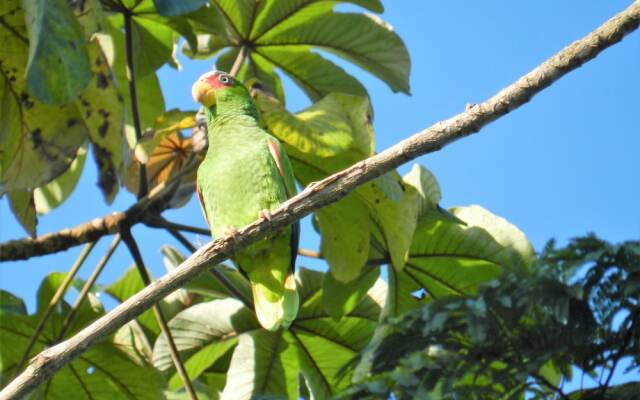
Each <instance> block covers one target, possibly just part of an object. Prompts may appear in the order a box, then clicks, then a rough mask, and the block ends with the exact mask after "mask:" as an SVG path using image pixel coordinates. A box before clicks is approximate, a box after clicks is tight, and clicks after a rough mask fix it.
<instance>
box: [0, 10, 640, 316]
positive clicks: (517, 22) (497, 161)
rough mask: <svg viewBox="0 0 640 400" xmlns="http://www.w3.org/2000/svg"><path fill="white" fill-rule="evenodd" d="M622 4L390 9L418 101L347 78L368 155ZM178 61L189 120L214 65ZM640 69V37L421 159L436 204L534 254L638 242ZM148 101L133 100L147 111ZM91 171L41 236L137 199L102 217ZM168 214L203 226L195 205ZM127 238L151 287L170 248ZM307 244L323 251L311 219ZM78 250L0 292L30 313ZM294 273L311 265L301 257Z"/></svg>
mask: <svg viewBox="0 0 640 400" xmlns="http://www.w3.org/2000/svg"><path fill="white" fill-rule="evenodd" d="M626 5H628V1H608V2H600V1H596V0H591V1H580V2H578V1H573V2H556V1H552V0H546V1H538V2H536V3H535V4H533V3H532V4H530V5H526V4H525V3H522V2H507V1H502V2H498V1H490V2H483V3H482V4H479V3H471V2H467V1H454V2H426V1H423V0H413V1H409V0H405V1H402V2H385V7H386V12H385V13H384V14H383V18H384V19H385V20H386V21H387V22H389V23H391V24H392V25H393V26H394V28H395V29H396V30H397V31H398V33H399V35H400V36H401V37H402V38H403V39H404V41H405V43H406V45H407V47H408V49H409V52H410V55H411V59H412V74H411V92H412V94H413V96H412V97H407V96H404V95H399V94H395V95H394V94H392V93H391V91H390V90H389V89H388V88H387V86H386V85H385V84H384V83H382V82H380V81H378V80H377V79H375V78H373V77H371V76H370V75H368V74H366V73H363V72H361V71H359V70H356V69H355V68H353V67H348V69H349V71H350V72H352V73H353V74H354V75H355V76H356V77H357V78H358V79H360V80H361V82H363V84H364V85H365V86H366V87H367V88H368V90H369V93H370V94H371V97H372V100H373V105H374V110H375V123H374V126H375V134H376V148H377V149H384V148H386V147H388V146H389V145H391V144H393V143H395V142H397V141H398V140H400V139H402V138H404V137H406V136H407V135H409V134H410V133H413V132H415V131H417V130H419V129H422V128H424V127H426V126H428V125H430V124H431V123H433V122H436V121H438V120H440V119H443V118H446V117H449V116H450V115H452V114H455V113H457V112H459V111H461V110H462V109H463V107H464V105H465V104H466V103H473V102H479V101H482V100H484V99H485V98H486V97H487V96H489V95H491V94H493V93H495V92H496V91H498V90H499V89H500V88H501V87H503V86H504V85H506V84H508V83H509V82H511V81H513V80H514V79H515V78H517V77H518V76H520V75H522V74H523V73H525V72H527V71H528V70H530V69H531V68H532V67H533V66H535V65H537V64H538V63H539V62H541V61H543V60H544V59H546V58H547V57H548V56H550V55H551V54H553V53H554V52H556V51H557V50H559V49H560V48H561V47H562V46H564V45H566V44H567V43H569V42H571V41H572V40H575V39H577V38H579V37H581V36H582V35H584V34H586V33H588V32H590V31H591V30H592V29H593V28H594V27H596V26H597V25H598V24H600V23H601V22H602V20H603V18H605V17H607V16H611V15H613V14H614V13H616V12H617V11H619V10H620V9H622V8H623V7H625V6H626ZM350 8H351V7H345V6H341V7H340V8H339V9H341V10H345V9H350ZM333 59H334V60H335V58H333ZM180 61H181V62H182V65H183V70H182V71H180V72H177V71H175V70H174V69H171V68H169V67H163V69H161V71H160V74H159V77H160V81H161V84H162V87H163V90H164V93H165V97H166V99H165V101H166V105H167V109H170V108H173V107H179V108H181V109H195V108H196V107H195V104H193V101H192V100H191V98H190V86H191V84H192V82H193V81H194V79H195V78H196V77H197V76H199V75H200V74H201V73H202V72H203V71H205V70H207V69H208V68H210V66H211V62H210V61H200V62H195V61H189V60H188V59H186V58H184V57H180ZM342 65H345V64H344V63H343V64H342ZM639 70H640V35H638V34H633V35H630V36H629V37H628V38H627V39H626V40H624V41H623V42H622V43H620V44H618V45H616V46H614V47H613V48H611V49H610V50H607V51H606V52H605V54H603V55H602V56H601V57H598V58H597V59H596V60H594V61H593V62H590V63H588V64H587V65H585V66H584V67H582V68H580V69H578V70H577V71H575V72H574V73H572V74H570V75H569V76H567V77H566V78H564V79H563V80H561V81H560V82H558V83H557V84H555V85H554V86H553V87H551V88H549V89H548V90H546V91H545V92H543V93H542V94H541V95H540V96H539V97H537V98H535V99H534V101H533V102H532V103H531V104H528V105H527V106H525V108H524V109H522V110H518V111H516V112H514V113H513V114H511V115H509V116H507V117H506V118H503V119H501V120H499V121H498V122H496V123H495V124H492V125H491V126H489V127H487V128H485V129H484V130H483V132H482V134H480V135H476V136H473V137H470V138H468V139H465V140H464V141H461V142H459V143H456V144H454V145H453V146H450V147H449V148H447V149H446V150H444V151H442V152H439V153H436V154H432V155H429V156H427V157H425V158H423V159H420V160H418V162H420V163H421V164H423V165H425V166H426V167H428V168H429V169H430V170H431V171H432V172H433V173H434V174H435V175H436V177H437V178H438V180H439V182H440V184H441V187H442V191H443V202H442V204H443V205H444V206H447V207H449V206H454V205H460V204H470V203H477V204H481V205H483V206H484V207H486V208H487V209H489V210H491V211H492V212H494V213H496V214H497V215H500V216H502V217H504V218H506V219H507V220H509V221H510V222H512V223H513V224H515V225H516V226H518V227H519V228H520V229H521V230H523V231H524V232H525V233H526V234H527V236H528V237H529V239H530V240H531V241H532V243H533V245H534V246H535V247H536V249H540V248H541V247H542V245H543V244H544V242H545V241H546V240H547V239H548V238H549V237H552V236H553V237H556V238H559V239H560V242H561V243H562V242H564V241H565V240H566V239H567V238H569V237H572V236H576V235H581V234H584V233H586V232H587V231H595V232H597V233H598V234H599V236H600V237H602V238H604V239H607V240H610V241H613V242H616V241H621V240H624V239H628V238H633V237H637V236H638V234H639V233H640V212H638V211H637V209H636V208H635V207H636V206H637V199H638V197H639V196H640V185H638V184H637V182H638V172H639V171H640V159H639V158H638V157H637V149H638V148H640V135H638V133H640V128H639V127H638V125H637V115H636V112H637V111H636V110H638V109H639V108H640V98H639V97H638V95H637V93H640V80H639V79H638V78H637V71H639ZM285 85H286V91H287V105H288V108H289V109H290V110H298V109H300V108H302V107H304V106H306V105H308V100H307V99H306V97H305V96H304V94H302V93H301V92H300V91H299V90H297V89H296V88H295V87H294V86H293V85H292V84H291V83H290V82H287V81H285ZM144 96H145V94H144V93H141V94H140V101H141V102H144V101H145V97H144ZM87 167H88V168H87V170H86V171H85V173H84V174H83V176H82V180H81V182H80V184H79V186H78V188H77V190H76V191H75V192H74V194H73V195H72V197H71V198H70V199H69V200H68V201H67V202H66V203H65V204H64V205H63V206H61V207H60V209H58V210H56V212H54V213H52V214H49V215H47V216H45V217H42V218H40V224H39V226H38V231H39V233H44V232H49V231H54V230H59V229H62V228H64V227H68V226H72V225H75V224H77V223H80V222H83V221H86V220H88V219H90V218H93V217H96V216H100V215H103V214H105V213H107V212H110V211H115V210H122V209H124V208H126V207H127V206H128V205H129V204H131V203H132V202H133V201H134V199H133V196H132V195H130V194H129V193H128V192H126V191H124V190H123V191H120V193H119V195H118V197H117V198H116V200H115V201H114V203H113V204H112V205H111V206H110V207H107V206H105V205H104V203H103V201H102V197H101V195H100V194H99V192H98V189H97V188H96V186H95V182H96V174H95V166H94V165H93V163H92V162H89V163H87ZM408 168H409V166H405V167H403V168H401V169H400V172H402V173H404V172H406V171H407V170H408ZM165 215H166V216H167V217H168V218H169V219H171V220H175V221H181V222H185V223H189V224H192V225H199V226H204V222H203V220H202V217H201V214H200V210H199V208H198V206H197V205H196V204H195V202H194V201H192V202H191V204H189V205H188V206H187V207H185V208H183V209H180V210H177V211H169V212H167V213H166V214H165ZM134 233H135V235H136V237H138V238H139V243H140V244H141V246H142V252H143V254H144V255H145V258H146V259H147V263H148V265H149V267H150V268H151V270H152V271H153V273H154V275H155V276H159V275H160V274H162V273H163V272H164V268H163V266H162V263H161V261H160V258H161V255H160V253H159V250H158V249H159V247H160V245H161V244H163V243H173V240H172V239H171V238H170V237H169V236H168V235H167V234H165V233H164V232H163V231H161V230H155V231H153V232H151V231H149V230H148V229H146V228H144V227H136V228H134ZM22 236H24V232H23V230H22V228H20V227H19V226H18V224H17V223H16V222H15V220H14V219H13V216H12V215H11V213H10V211H9V208H8V206H7V201H6V200H5V199H3V200H2V201H0V241H5V240H8V239H12V238H18V237H22ZM201 240H202V242H205V241H206V240H207V238H206V237H203V238H201ZM108 242H109V241H108V240H104V241H102V242H100V243H99V244H98V247H99V248H98V249H96V250H97V251H94V252H93V254H92V256H91V258H90V259H89V260H88V262H87V263H86V265H85V268H84V269H83V271H82V272H81V273H80V276H81V277H86V275H87V274H88V273H89V271H90V269H91V268H92V266H93V265H95V262H97V258H98V257H99V256H100V255H101V251H100V250H101V249H104V248H106V246H107V245H108ZM301 247H306V248H318V238H317V236H316V235H315V233H314V232H313V231H312V229H311V228H310V224H309V222H308V219H307V220H305V224H304V225H303V234H302V242H301ZM79 251H80V248H75V249H73V250H71V251H69V252H66V253H62V254H57V255H53V256H47V257H42V258H34V259H31V260H29V261H26V262H9V263H2V264H0V288H4V289H8V290H10V291H12V292H13V293H15V294H16V295H18V296H20V297H23V298H24V299H25V300H26V302H27V306H28V307H29V309H30V310H33V308H34V306H35V297H34V293H35V290H36V288H37V285H38V284H39V282H40V281H41V279H42V278H43V277H44V276H45V275H46V274H47V273H49V272H51V271H63V270H66V269H67V268H68V266H69V265H70V264H71V263H72V262H73V260H74V259H75V257H76V255H77V253H78V252H79ZM129 264H130V258H129V254H128V253H127V252H126V250H125V248H124V247H121V248H119V249H118V251H117V252H116V254H115V256H114V258H113V259H112V261H111V262H110V264H109V266H108V267H107V269H106V271H105V272H104V274H103V275H102V277H101V279H100V281H99V282H105V283H106V282H112V281H113V280H114V279H115V278H116V277H118V276H119V275H121V274H122V272H123V271H124V270H125V269H126V268H127V267H128V266H129ZM299 265H305V266H310V267H314V266H315V265H318V264H316V263H314V262H313V260H308V259H300V261H299ZM83 272H84V274H83ZM105 300H106V299H105ZM107 305H108V303H107Z"/></svg>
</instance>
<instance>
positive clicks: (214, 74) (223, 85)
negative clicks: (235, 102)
mask: <svg viewBox="0 0 640 400" xmlns="http://www.w3.org/2000/svg"><path fill="white" fill-rule="evenodd" d="M191 95H192V96H193V100H195V101H196V102H198V103H200V104H202V105H203V106H205V107H207V108H209V109H211V108H212V107H213V106H215V105H216V104H218V103H220V102H221V101H224V100H225V99H227V98H246V97H250V96H249V92H248V91H247V89H246V88H245V87H244V85H243V84H242V82H240V81H238V80H237V79H235V78H234V77H233V76H231V75H229V74H227V73H226V72H222V71H209V72H207V73H206V74H204V75H202V76H201V77H200V78H198V80H197V81H196V83H194V84H193V87H192V88H191Z"/></svg>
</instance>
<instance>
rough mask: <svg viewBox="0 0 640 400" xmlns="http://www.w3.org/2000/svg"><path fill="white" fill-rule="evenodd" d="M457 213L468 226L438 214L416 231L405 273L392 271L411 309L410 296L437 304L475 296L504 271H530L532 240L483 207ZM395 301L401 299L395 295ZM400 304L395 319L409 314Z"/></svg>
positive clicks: (392, 285)
mask: <svg viewBox="0 0 640 400" xmlns="http://www.w3.org/2000/svg"><path fill="white" fill-rule="evenodd" d="M451 212H452V213H453V214H454V215H455V216H456V217H458V218H459V219H460V220H462V221H464V222H465V223H466V225H462V224H460V223H457V222H455V221H451V220H449V219H447V218H445V217H443V216H442V215H441V214H440V213H438V212H436V211H434V212H430V213H428V214H426V215H424V216H423V217H422V219H421V220H420V223H419V224H418V227H417V228H416V232H415V238H414V240H413V243H412V244H411V250H410V254H409V258H408V260H407V263H406V265H405V267H404V269H403V270H402V271H401V272H395V271H390V274H393V277H390V291H391V292H392V293H397V295H398V296H399V297H400V298H405V299H404V300H398V301H399V302H404V304H405V306H406V305H407V301H408V300H407V299H406V296H408V295H409V293H412V292H415V291H416V290H419V289H424V290H426V292H427V294H428V295H429V296H430V297H432V298H436V299H437V298H442V297H446V296H469V295H473V294H475V293H476V290H477V288H478V286H479V285H480V284H481V283H483V282H486V281H488V280H491V279H495V278H497V277H498V276H500V274H501V273H502V271H503V269H504V268H526V267H527V266H528V265H529V263H530V262H531V260H532V257H533V250H532V247H531V244H530V243H529V241H528V240H527V238H526V236H524V234H523V233H522V232H521V231H520V230H518V228H516V227H515V226H513V225H511V224H510V223H509V222H507V221H506V220H504V219H502V218H500V217H498V216H496V215H494V214H491V213H490V212H489V211H487V210H485V209H483V208H482V207H479V206H469V207H458V208H454V209H452V210H451ZM390 299H396V300H397V299H398V298H397V297H396V296H395V295H394V296H391V297H390ZM405 306H402V304H395V305H394V306H392V307H395V309H394V312H393V314H396V313H400V312H402V311H403V310H406V307H405Z"/></svg>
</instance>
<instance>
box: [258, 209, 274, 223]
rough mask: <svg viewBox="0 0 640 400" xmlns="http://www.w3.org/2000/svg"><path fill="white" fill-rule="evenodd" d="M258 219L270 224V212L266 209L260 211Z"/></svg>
mask: <svg viewBox="0 0 640 400" xmlns="http://www.w3.org/2000/svg"><path fill="white" fill-rule="evenodd" d="M258 219H260V220H267V221H269V222H271V211H269V210H267V209H266V208H265V209H264V210H260V212H259V213H258Z"/></svg>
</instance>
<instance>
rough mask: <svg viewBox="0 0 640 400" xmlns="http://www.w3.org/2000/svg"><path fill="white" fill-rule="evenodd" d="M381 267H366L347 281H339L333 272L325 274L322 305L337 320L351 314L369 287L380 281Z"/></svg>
mask: <svg viewBox="0 0 640 400" xmlns="http://www.w3.org/2000/svg"><path fill="white" fill-rule="evenodd" d="M379 276H380V268H378V266H372V267H371V268H365V269H364V270H363V271H362V272H361V273H360V275H359V276H358V277H357V278H356V279H354V280H352V281H350V282H347V283H343V282H340V281H338V280H337V279H335V278H334V277H333V275H332V274H325V275H324V280H323V283H322V291H323V293H327V295H326V296H322V305H323V307H324V309H325V310H326V311H327V313H328V314H329V315H330V316H331V317H332V318H333V319H335V320H336V321H338V320H340V318H342V316H343V315H347V314H349V313H350V312H351V311H353V309H354V308H356V307H357V306H358V304H359V303H360V301H361V300H362V299H363V298H364V297H365V296H366V295H367V293H368V292H369V289H371V287H372V286H373V285H374V284H375V283H376V282H377V281H378V277H379Z"/></svg>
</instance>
